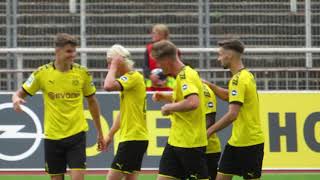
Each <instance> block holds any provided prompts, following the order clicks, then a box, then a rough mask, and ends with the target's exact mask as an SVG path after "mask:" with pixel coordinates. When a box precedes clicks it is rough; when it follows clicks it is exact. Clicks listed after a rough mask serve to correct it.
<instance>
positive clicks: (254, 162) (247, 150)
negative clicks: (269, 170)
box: [218, 143, 264, 179]
mask: <svg viewBox="0 0 320 180" xmlns="http://www.w3.org/2000/svg"><path fill="white" fill-rule="evenodd" d="M263 148H264V144H263V143H262V144H257V145H253V146H246V147H235V146H231V145H229V144H227V145H226V146H225V149H224V151H223V154H222V157H221V160H220V164H219V169H218V173H221V174H229V175H238V176H242V177H243V178H244V179H256V178H260V176H261V169H262V161H263V154H264V151H263Z"/></svg>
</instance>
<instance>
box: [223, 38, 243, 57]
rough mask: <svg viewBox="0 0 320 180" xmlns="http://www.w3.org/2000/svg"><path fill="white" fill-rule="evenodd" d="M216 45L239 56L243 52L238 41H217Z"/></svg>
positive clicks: (241, 43) (241, 44)
mask: <svg viewBox="0 0 320 180" xmlns="http://www.w3.org/2000/svg"><path fill="white" fill-rule="evenodd" d="M218 45H219V46H220V47H222V48H224V49H230V50H233V51H236V52H238V53H240V54H243V52H244V44H243V42H241V41H240V40H238V39H228V40H223V41H219V42H218Z"/></svg>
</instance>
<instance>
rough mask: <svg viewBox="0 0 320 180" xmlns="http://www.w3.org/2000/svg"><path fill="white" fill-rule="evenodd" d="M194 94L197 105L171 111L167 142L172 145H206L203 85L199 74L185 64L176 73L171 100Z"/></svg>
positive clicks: (184, 146)
mask: <svg viewBox="0 0 320 180" xmlns="http://www.w3.org/2000/svg"><path fill="white" fill-rule="evenodd" d="M193 94H196V95H197V96H198V97H199V101H200V104H199V106H198V107H197V108H196V109H195V110H192V111H187V112H173V113H172V114H171V129H170V134H169V139H168V143H169V144H170V145H172V146H176V147H183V148H193V147H203V146H207V144H208V142H207V133H206V121H205V107H204V103H201V102H204V93H203V85H202V82H201V79H200V77H199V74H198V73H197V72H196V71H195V70H193V69H192V68H190V67H189V66H185V67H184V68H183V69H182V70H181V71H180V72H179V74H178V75H177V78H176V86H175V87H174V90H173V101H174V102H180V101H183V100H184V99H185V98H186V97H187V96H189V95H193Z"/></svg>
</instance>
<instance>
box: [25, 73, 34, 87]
mask: <svg viewBox="0 0 320 180" xmlns="http://www.w3.org/2000/svg"><path fill="white" fill-rule="evenodd" d="M33 81H34V76H33V74H31V76H30V77H29V78H28V79H27V81H26V86H28V87H30V86H31V85H32V83H33Z"/></svg>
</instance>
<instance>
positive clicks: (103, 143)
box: [97, 135, 106, 151]
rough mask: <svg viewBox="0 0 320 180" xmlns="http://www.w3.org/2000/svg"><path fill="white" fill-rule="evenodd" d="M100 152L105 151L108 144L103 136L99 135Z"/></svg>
mask: <svg viewBox="0 0 320 180" xmlns="http://www.w3.org/2000/svg"><path fill="white" fill-rule="evenodd" d="M97 144H98V147H97V149H98V151H103V150H105V149H106V144H105V141H104V138H103V136H102V135H98V137H97Z"/></svg>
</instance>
